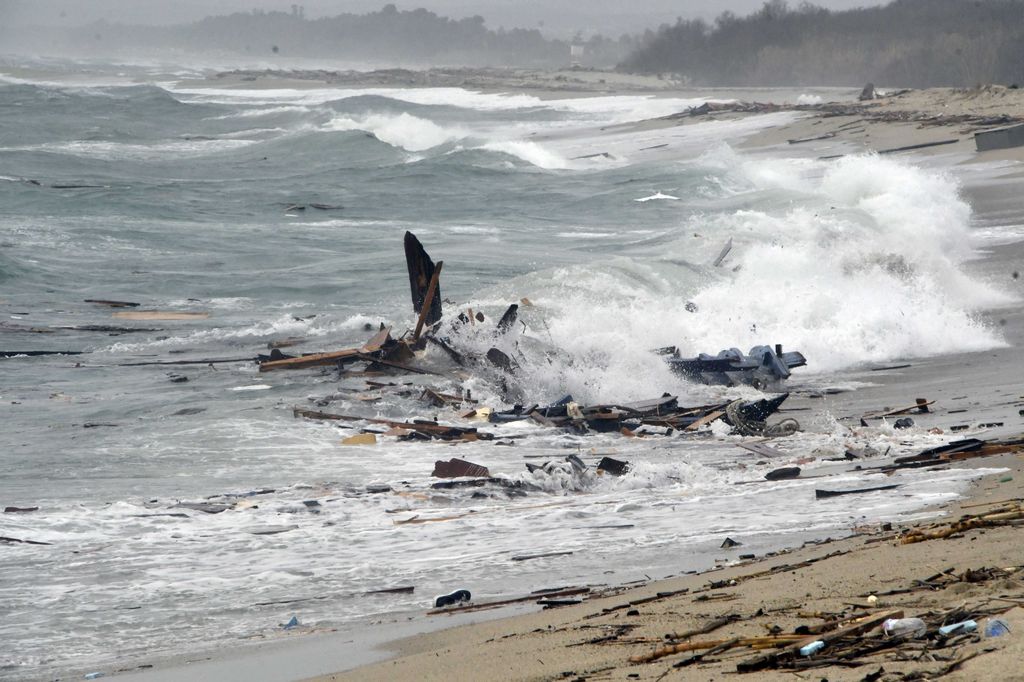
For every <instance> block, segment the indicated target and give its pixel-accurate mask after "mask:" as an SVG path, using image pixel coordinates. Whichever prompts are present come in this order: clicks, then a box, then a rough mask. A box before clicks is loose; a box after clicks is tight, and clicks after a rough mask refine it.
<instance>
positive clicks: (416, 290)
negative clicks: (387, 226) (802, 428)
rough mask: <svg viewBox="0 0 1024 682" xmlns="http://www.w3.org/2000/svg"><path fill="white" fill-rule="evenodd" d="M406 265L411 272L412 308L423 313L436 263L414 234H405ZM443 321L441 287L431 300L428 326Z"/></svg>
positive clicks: (435, 291) (436, 290)
mask: <svg viewBox="0 0 1024 682" xmlns="http://www.w3.org/2000/svg"><path fill="white" fill-rule="evenodd" d="M405 264H406V268H407V269H408V271H409V288H410V290H411V293H412V308H413V310H414V311H416V312H417V313H419V312H422V310H423V304H424V302H425V301H426V298H427V287H428V286H429V284H430V280H431V278H432V277H433V276H434V269H435V266H434V261H432V260H431V259H430V256H428V255H427V252H426V250H425V249H424V248H423V245H422V244H420V240H419V239H417V238H416V235H414V234H413V233H412V232H406V233H405ZM440 319H441V287H440V286H438V287H436V289H435V290H434V295H433V296H432V297H431V299H430V304H429V309H428V312H427V316H426V323H427V324H434V323H435V322H437V321H438V320H440Z"/></svg>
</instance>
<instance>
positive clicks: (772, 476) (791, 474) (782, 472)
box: [764, 467, 800, 481]
mask: <svg viewBox="0 0 1024 682" xmlns="http://www.w3.org/2000/svg"><path fill="white" fill-rule="evenodd" d="M799 475H800V467H784V468H782V469H775V470H774V471H769V472H768V473H767V474H765V475H764V477H765V479H767V480H769V481H782V480H785V479H787V478H796V477H797V476H799Z"/></svg>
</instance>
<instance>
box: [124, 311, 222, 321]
mask: <svg viewBox="0 0 1024 682" xmlns="http://www.w3.org/2000/svg"><path fill="white" fill-rule="evenodd" d="M111 316H112V317H116V318H118V319H122V320H205V319H206V318H208V317H209V316H210V313H187V312H177V311H171V310H127V311H124V312H118V313H111Z"/></svg>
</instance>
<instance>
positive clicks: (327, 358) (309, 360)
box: [260, 348, 362, 372]
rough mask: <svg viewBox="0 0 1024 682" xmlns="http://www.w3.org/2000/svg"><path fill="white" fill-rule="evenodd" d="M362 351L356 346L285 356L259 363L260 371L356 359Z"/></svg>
mask: <svg viewBox="0 0 1024 682" xmlns="http://www.w3.org/2000/svg"><path fill="white" fill-rule="evenodd" d="M361 354H362V351H360V349H358V348H346V349H345V350H339V351H334V352H331V353H313V354H312V355H303V356H302V357H298V358H287V359H285V360H270V361H269V362H264V363H262V364H260V371H261V372H269V371H271V370H274V369H302V368H304V367H316V366H318V365H331V364H334V363H335V362H338V361H339V360H346V359H351V360H358V359H359V356H360V355H361Z"/></svg>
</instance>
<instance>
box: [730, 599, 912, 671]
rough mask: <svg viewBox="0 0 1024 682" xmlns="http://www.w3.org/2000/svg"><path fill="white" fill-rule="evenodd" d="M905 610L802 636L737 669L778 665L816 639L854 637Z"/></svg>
mask: <svg viewBox="0 0 1024 682" xmlns="http://www.w3.org/2000/svg"><path fill="white" fill-rule="evenodd" d="M902 617H903V611H902V610H901V609H894V610H890V611H882V612H880V613H876V614H874V615H871V616H867V617H866V618H864V619H863V620H859V621H856V622H853V623H850V624H849V625H844V626H843V627H841V628H839V629H837V630H833V631H832V632H826V633H820V634H814V635H808V636H803V637H801V638H800V639H799V640H798V641H796V642H793V643H792V644H790V645H789V646H786V647H784V648H783V649H781V650H779V651H772V652H769V653H766V654H762V655H760V656H758V657H756V658H751V659H748V660H746V661H741V662H740V663H738V664H737V665H736V670H737V671H738V672H741V673H748V672H756V671H758V670H764V669H765V668H773V667H777V666H778V665H779V663H780V662H782V661H784V660H786V659H791V658H794V657H795V656H797V655H798V654H799V651H800V649H801V648H803V647H804V646H806V645H808V644H811V643H813V642H816V641H822V642H824V643H825V644H826V645H828V644H829V643H830V642H834V641H836V640H838V639H842V638H843V637H853V636H856V635H860V634H863V633H865V632H868V631H869V630H872V629H874V628H876V627H878V626H879V625H881V624H882V623H884V622H885V621H887V620H888V619H890V618H902Z"/></svg>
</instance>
